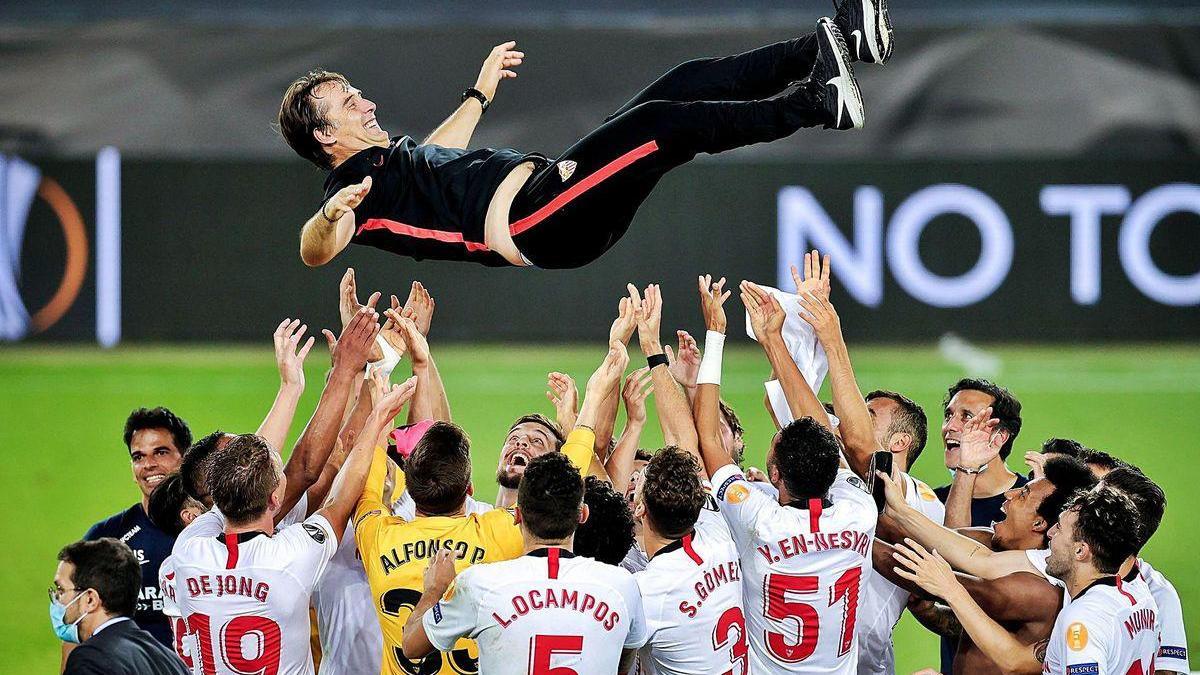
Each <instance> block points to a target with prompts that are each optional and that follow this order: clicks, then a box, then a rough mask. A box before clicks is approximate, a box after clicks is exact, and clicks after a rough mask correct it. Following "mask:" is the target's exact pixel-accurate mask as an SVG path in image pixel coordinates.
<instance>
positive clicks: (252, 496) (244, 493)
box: [208, 434, 283, 525]
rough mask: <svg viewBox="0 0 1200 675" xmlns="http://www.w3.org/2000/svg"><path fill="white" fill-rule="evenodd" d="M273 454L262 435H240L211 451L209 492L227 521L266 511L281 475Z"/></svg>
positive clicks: (245, 520)
mask: <svg viewBox="0 0 1200 675" xmlns="http://www.w3.org/2000/svg"><path fill="white" fill-rule="evenodd" d="M274 453H275V451H274V450H273V449H272V448H271V445H270V444H269V443H267V442H266V441H265V440H264V439H263V438H262V437H261V436H256V435H254V434H242V435H241V436H238V437H237V438H235V439H233V440H232V441H230V442H229V444H228V445H226V446H225V447H223V448H221V449H220V450H217V451H216V452H214V453H213V454H212V459H211V460H210V462H211V463H210V464H209V472H208V488H209V493H210V494H211V495H212V500H213V504H215V505H216V507H217V508H219V509H221V513H223V514H224V515H225V518H226V520H228V521H229V522H230V523H232V524H234V525H239V524H244V523H248V522H250V521H252V520H254V519H255V518H258V517H259V516H261V515H262V514H263V513H264V512H265V511H266V510H267V503H268V502H269V501H270V499H271V493H272V492H274V491H275V488H277V487H279V481H280V480H282V478H283V472H282V470H281V469H280V468H279V467H276V466H275V461H274V460H273V458H272V455H274Z"/></svg>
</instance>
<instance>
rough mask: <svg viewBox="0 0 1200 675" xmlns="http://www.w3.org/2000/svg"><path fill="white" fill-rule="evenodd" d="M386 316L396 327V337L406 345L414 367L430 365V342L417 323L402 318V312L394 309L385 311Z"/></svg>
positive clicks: (405, 347) (404, 317)
mask: <svg viewBox="0 0 1200 675" xmlns="http://www.w3.org/2000/svg"><path fill="white" fill-rule="evenodd" d="M384 315H385V316H387V318H388V322H389V323H391V324H393V325H395V326H396V335H397V336H398V337H399V339H400V340H402V341H403V343H404V349H405V350H406V351H407V353H408V357H409V358H410V359H412V364H413V365H414V366H423V365H425V364H427V363H429V359H431V358H432V355H431V353H430V351H429V341H428V340H426V339H425V336H424V335H423V334H422V333H421V329H420V328H418V327H417V323H416V322H415V321H413V320H412V319H410V318H408V317H406V316H401V314H400V312H397V311H396V310H394V309H388V310H384Z"/></svg>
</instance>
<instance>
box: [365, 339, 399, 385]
mask: <svg viewBox="0 0 1200 675" xmlns="http://www.w3.org/2000/svg"><path fill="white" fill-rule="evenodd" d="M375 344H377V345H379V350H380V351H382V352H383V358H382V359H379V360H378V361H372V362H371V363H368V364H367V365H368V366H370V367H374V368H376V369H377V370H379V372H381V373H383V379H384V380H387V379H389V378H390V377H391V376H392V371H393V370H395V369H396V366H398V365H399V364H400V352H398V351H396V348H395V347H393V346H392V344H391V343H390V342H388V341H387V340H385V339H384V338H383V336H382V335H376V336H375ZM370 367H368V368H367V369H366V372H365V373H364V374H363V379H366V380H369V379H371V368H370Z"/></svg>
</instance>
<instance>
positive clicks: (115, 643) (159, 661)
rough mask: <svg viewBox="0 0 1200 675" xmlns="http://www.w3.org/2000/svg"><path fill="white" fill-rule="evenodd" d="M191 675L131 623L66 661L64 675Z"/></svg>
mask: <svg viewBox="0 0 1200 675" xmlns="http://www.w3.org/2000/svg"><path fill="white" fill-rule="evenodd" d="M143 674H144V675H188V670H187V667H185V666H184V665H183V661H182V660H181V659H180V658H179V656H177V655H176V654H175V653H174V652H172V651H171V650H169V649H167V648H166V647H164V646H162V643H160V642H159V641H158V640H155V639H154V636H152V635H150V634H149V633H147V632H146V631H144V630H142V629H141V628H138V625H137V624H136V623H134V622H133V621H132V620H130V621H120V622H118V623H115V624H112V625H111V626H109V627H108V628H105V629H104V630H102V631H100V634H99V635H93V636H92V637H90V638H88V639H87V640H85V641H84V642H83V643H81V644H80V645H79V646H78V647H76V648H75V649H74V650H73V651H72V652H71V655H70V656H69V657H67V668H66V670H64V671H63V675H143Z"/></svg>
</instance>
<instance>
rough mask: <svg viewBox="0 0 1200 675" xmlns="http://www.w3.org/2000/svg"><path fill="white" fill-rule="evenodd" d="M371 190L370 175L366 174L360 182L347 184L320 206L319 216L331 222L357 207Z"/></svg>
mask: <svg viewBox="0 0 1200 675" xmlns="http://www.w3.org/2000/svg"><path fill="white" fill-rule="evenodd" d="M370 191H371V177H370V176H367V177H366V178H364V179H363V180H362V182H361V183H355V184H354V185H347V186H346V187H344V188H342V189H341V190H338V191H337V194H335V195H333V196H332V197H330V198H329V201H327V202H325V204H324V205H323V206H322V207H321V216H322V217H323V218H325V219H326V220H328V221H329V222H331V223H335V222H337V221H338V220H339V219H340V218H341V217H342V216H344V215H346V214H347V213H350V212H351V211H353V210H354V209H356V208H358V205H359V204H361V203H362V201H363V200H364V199H366V197H367V193H368V192H370Z"/></svg>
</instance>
